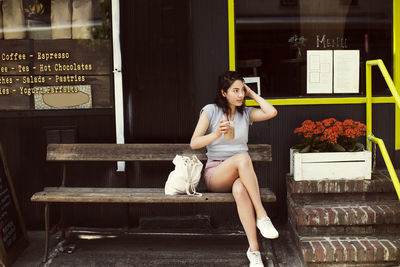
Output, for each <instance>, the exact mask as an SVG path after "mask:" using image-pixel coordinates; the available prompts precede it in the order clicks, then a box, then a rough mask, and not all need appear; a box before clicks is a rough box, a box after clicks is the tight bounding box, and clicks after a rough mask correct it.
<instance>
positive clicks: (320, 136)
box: [294, 118, 367, 151]
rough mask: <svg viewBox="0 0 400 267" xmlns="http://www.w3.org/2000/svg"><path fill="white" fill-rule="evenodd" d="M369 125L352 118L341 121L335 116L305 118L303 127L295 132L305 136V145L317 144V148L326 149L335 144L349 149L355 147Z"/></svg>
mask: <svg viewBox="0 0 400 267" xmlns="http://www.w3.org/2000/svg"><path fill="white" fill-rule="evenodd" d="M366 129H367V127H366V126H365V124H363V123H361V122H358V121H353V120H351V119H348V120H344V121H343V122H340V121H338V120H336V119H334V118H328V119H325V120H323V121H316V122H313V121H311V120H305V121H304V122H303V123H302V124H301V127H299V128H296V129H295V130H294V133H295V134H297V135H299V136H303V137H304V138H305V141H304V142H305V143H304V145H307V144H308V145H311V146H315V147H316V148H315V150H319V151H320V150H321V149H322V150H325V149H328V150H329V147H330V146H332V145H335V144H339V145H341V146H343V147H347V148H348V149H352V148H350V147H354V144H355V143H356V139H357V138H358V137H360V136H365V134H366Z"/></svg>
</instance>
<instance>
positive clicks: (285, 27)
mask: <svg viewBox="0 0 400 267" xmlns="http://www.w3.org/2000/svg"><path fill="white" fill-rule="evenodd" d="M10 2H11V1H6V0H5V1H2V12H3V13H2V14H3V17H2V20H3V21H4V20H6V17H7V16H6V15H8V13H9V14H13V17H14V18H15V22H14V23H15V25H17V26H19V28H21V29H22V30H21V31H20V32H18V31H15V29H14V28H13V27H11V26H12V25H11V26H10V25H5V24H4V23H3V29H4V30H3V32H4V35H3V39H4V40H0V44H1V57H2V58H1V64H0V67H1V84H0V87H1V88H2V90H1V92H2V95H0V127H1V131H0V141H1V143H2V145H3V148H4V151H5V154H6V156H7V160H8V162H9V168H10V171H11V175H12V177H13V181H14V185H15V188H16V193H17V197H18V200H19V203H20V206H21V210H22V215H23V218H24V220H25V223H26V225H27V228H28V229H42V228H43V217H42V214H43V212H42V211H43V206H42V205H41V204H35V203H32V202H30V200H29V199H30V197H31V195H32V194H33V193H35V192H37V191H40V190H42V188H43V187H45V186H58V185H59V184H60V179H61V168H60V165H59V164H57V163H46V161H45V154H46V145H47V144H48V143H59V142H63V143H115V142H116V141H117V137H118V134H122V136H123V138H122V140H123V139H124V142H126V143H189V141H190V137H191V134H192V131H193V129H194V127H195V124H196V122H197V118H198V114H199V111H200V109H201V107H203V106H204V105H205V104H207V103H210V102H212V101H213V99H214V95H215V89H216V88H215V86H216V78H217V76H218V75H219V74H220V73H222V72H224V71H226V70H228V69H231V70H238V71H240V72H242V73H243V74H245V75H246V76H248V77H250V76H251V77H258V78H259V80H260V87H259V89H260V93H261V95H262V96H263V97H264V98H266V99H268V100H269V101H270V102H271V103H272V104H273V105H275V106H276V108H277V109H278V116H277V117H276V118H274V119H273V120H271V121H268V122H263V123H256V124H254V125H253V126H252V127H251V128H250V129H251V130H250V136H249V142H250V143H267V144H271V145H272V158H273V160H272V162H270V163H262V164H261V163H257V164H256V171H257V174H258V176H259V179H260V186H262V187H269V188H271V189H272V191H274V192H275V193H276V195H277V198H278V201H277V203H275V204H271V205H270V206H268V210H269V211H270V213H271V215H272V216H273V217H274V218H275V219H277V220H281V221H285V220H286V217H287V212H286V185H285V176H286V173H288V172H289V148H290V147H291V146H293V145H295V144H296V143H298V142H299V141H300V140H299V139H298V137H296V136H295V135H294V134H293V130H294V129H295V128H296V127H298V126H299V125H300V124H301V122H302V121H304V120H306V119H310V120H322V119H325V118H330V117H334V118H336V119H337V120H344V119H348V118H350V119H353V120H358V121H361V122H365V121H366V112H365V61H366V60H369V59H377V58H380V59H383V61H384V63H385V64H386V67H387V69H388V70H389V73H390V74H391V75H392V77H394V81H395V83H396V85H397V88H399V87H400V84H399V79H400V74H399V71H400V70H399V69H400V66H399V65H400V63H399V62H400V56H398V55H396V54H395V52H394V51H396V49H395V48H397V50H399V49H400V47H399V33H395V29H393V28H394V27H395V25H396V24H395V22H394V21H395V20H396V19H397V21H398V20H399V19H400V7H399V6H398V4H396V0H393V1H376V0H369V1H355V0H335V1H329V4H326V5H323V4H321V3H320V2H323V1H317V0H313V1H311V0H309V1H306V0H298V1H297V0H296V1H293V0H292V1H288V0H274V1H255V0H254V1H245V0H235V1H234V0H168V1H167V0H154V1H146V0H134V1H111V0H93V1H77V0H74V1H69V0H68V1H59V2H58V3H59V5H60V6H54V5H53V4H54V3H53V1H50V0H47V1H46V0H43V1H39V0H37V1H33V0H30V1H28V0H26V1H25V0H24V1H22V0H21V1H20V2H21V5H20V6H18V5H16V4H15V2H18V1H15V2H14V1H13V3H14V4H10ZM114 2H119V6H120V9H119V13H120V18H119V22H120V38H119V41H120V42H116V39H115V38H114V39H113V33H114V34H115V29H114V32H113V30H112V21H115V20H116V19H118V18H115V17H114V18H113V17H112V14H115V13H113V12H112V5H113V3H114ZM327 2H328V1H327ZM62 5H64V6H62ZM60 10H68V12H69V13H68V12H57V11H60ZM7 12H8V13H7ZM10 12H11V13H10ZM60 13H68V14H60ZM15 14H20V16H21V18H20V20H19V21H17V19H16V18H17V17H18V16H16V15H15ZM15 25H14V26H15ZM60 25H61V26H60ZM66 25H67V26H66ZM7 27H8V28H7ZM16 28H18V27H16ZM13 29H14V30H13ZM10 33H14V34H13V35H12V34H11V35H10ZM294 35H296V36H297V37H298V38H300V37H303V39H302V40H303V41H300V39H297V40H296V41H295V42H296V45H294V43H293V42H290V41H289V39H290V38H291V37H293V36H294ZM114 36H115V35H114ZM117 36H118V35H117ZM292 40H293V39H292ZM396 40H397V43H396V42H395V41H396ZM116 43H118V46H119V44H120V47H121V49H120V53H121V61H122V69H118V68H116V67H115V66H116V65H115V57H116V53H115V52H113V48H115V45H116ZM299 50H300V52H299ZM307 50H317V51H320V50H332V51H336V50H358V51H359V55H360V57H359V64H360V65H359V87H358V88H356V89H358V92H356V93H354V92H353V93H343V92H342V93H337V92H333V91H332V92H330V93H313V94H310V93H307V62H306V55H307ZM397 53H398V52H397ZM117 54H118V53H117ZM20 56H21V57H20ZM396 67H397V68H396ZM6 68H7V70H6ZM118 73H122V87H120V85H119V83H118V81H117V80H118ZM116 77H117V78H116ZM21 88H22V89H21ZM13 90H15V91H13ZM48 90H50V91H51V90H53V91H51V92H50V93H47V92H48ZM68 90H70V91H73V92H74V93H76V94H75V95H74V97H70V96H71V92H70V91H68ZM7 92H8V93H7ZM52 92H53V93H52ZM117 92H122V96H123V98H122V101H121V102H118V96H119V94H118V93H117ZM373 95H374V105H373V133H374V135H375V136H378V137H380V138H382V139H383V140H384V141H385V144H386V146H387V148H388V151H389V154H390V156H391V158H392V160H393V162H394V163H395V167H398V166H399V162H400V155H399V154H398V152H396V149H395V142H399V139H400V137H399V136H396V119H397V121H398V120H399V117H400V116H399V115H398V113H397V114H396V110H395V106H394V104H393V103H394V101H393V98H392V97H391V95H390V93H389V91H388V89H387V86H386V83H385V82H384V80H383V78H382V77H381V74H380V73H379V71H378V70H374V74H373ZM78 96H80V97H78ZM63 97H64V98H63ZM68 97H70V98H68ZM59 99H62V100H59ZM66 99H68V101H67V100H66ZM247 104H248V105H253V104H254V103H253V102H252V101H248V102H247ZM121 105H122V107H121ZM120 110H122V112H120ZM117 113H118V115H116V114H117ZM121 115H122V116H123V117H122V118H123V123H122V126H123V131H122V133H121V131H120V129H121V128H119V129H117V128H118V126H116V125H118V119H120V118H121ZM396 116H397V117H396ZM116 121H117V123H116ZM399 125H400V124H399V123H398V122H397V128H399ZM397 135H399V134H397ZM396 138H397V139H396ZM120 140H121V139H119V141H120ZM399 146H400V145H399ZM399 148H400V147H398V148H397V149H399ZM70 167H71V168H70V171H69V173H68V175H69V177H70V178H72V179H70V180H69V183H70V184H69V185H71V186H73V185H79V186H84V185H87V186H105V187H127V186H129V187H163V186H164V184H165V181H166V178H167V176H168V173H169V171H171V168H172V164H170V163H158V165H157V168H154V164H153V163H151V164H150V163H126V171H125V172H117V171H116V164H115V163H102V164H95V163H84V164H83V163H79V164H74V165H71V166H70ZM377 167H378V168H384V163H383V160H382V159H381V157H380V154H379V152H378V156H377ZM66 210H67V214H68V216H67V218H69V223H70V224H73V225H75V226H96V227H136V226H137V225H138V222H139V218H140V217H147V216H180V215H196V214H207V215H211V218H212V222H213V224H214V225H215V226H217V227H218V226H224V227H237V226H238V225H239V220H238V218H237V215H236V207H235V206H234V205H233V204H229V205H228V204H213V205H204V206H203V205H194V204H182V205H175V204H174V205H164V204H147V205H140V206H139V205H119V204H118V205H117V204H108V205H92V204H90V205H89V204H85V205H70V206H69V208H68V209H66ZM227 218H228V219H227ZM53 219H54V220H55V219H56V216H55V217H54V218H53Z"/></svg>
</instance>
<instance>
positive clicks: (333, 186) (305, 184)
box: [286, 174, 395, 194]
mask: <svg viewBox="0 0 400 267" xmlns="http://www.w3.org/2000/svg"><path fill="white" fill-rule="evenodd" d="M286 184H287V189H288V193H290V194H318V193H324V194H326V193H331V194H334V193H335V194H338V193H389V192H393V193H395V189H394V186H393V183H392V181H391V179H390V177H387V176H384V175H375V176H373V178H372V179H371V180H344V179H342V180H326V179H321V180H306V181H294V179H293V176H292V175H290V174H288V175H286Z"/></svg>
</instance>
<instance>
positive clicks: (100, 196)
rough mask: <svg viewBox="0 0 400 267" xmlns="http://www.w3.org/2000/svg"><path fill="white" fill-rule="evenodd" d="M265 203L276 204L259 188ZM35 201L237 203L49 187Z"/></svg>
mask: <svg viewBox="0 0 400 267" xmlns="http://www.w3.org/2000/svg"><path fill="white" fill-rule="evenodd" d="M260 193H261V199H262V201H263V202H275V201H276V196H275V194H274V193H273V192H272V191H271V190H270V189H269V188H260ZM31 201H35V202H80V203H206V202H234V201H235V200H234V198H233V196H232V194H231V193H203V196H201V197H192V196H187V195H177V196H167V195H165V194H164V188H97V187H95V188H92V187H86V188H83V187H46V188H45V191H42V192H37V193H35V194H34V195H33V196H32V197H31Z"/></svg>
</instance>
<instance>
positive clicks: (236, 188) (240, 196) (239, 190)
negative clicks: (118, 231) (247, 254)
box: [232, 178, 260, 251]
mask: <svg viewBox="0 0 400 267" xmlns="http://www.w3.org/2000/svg"><path fill="white" fill-rule="evenodd" d="M232 194H233V197H234V198H235V201H236V207H237V210H238V214H239V218H240V222H241V223H242V225H243V228H244V231H245V233H246V236H247V241H248V242H249V245H250V250H251V251H259V250H260V248H259V246H258V241H257V230H256V220H255V217H254V207H253V203H252V202H251V199H250V197H249V194H248V193H247V190H246V188H245V187H244V185H243V184H242V182H241V180H240V178H238V179H236V180H235V182H233V186H232Z"/></svg>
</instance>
